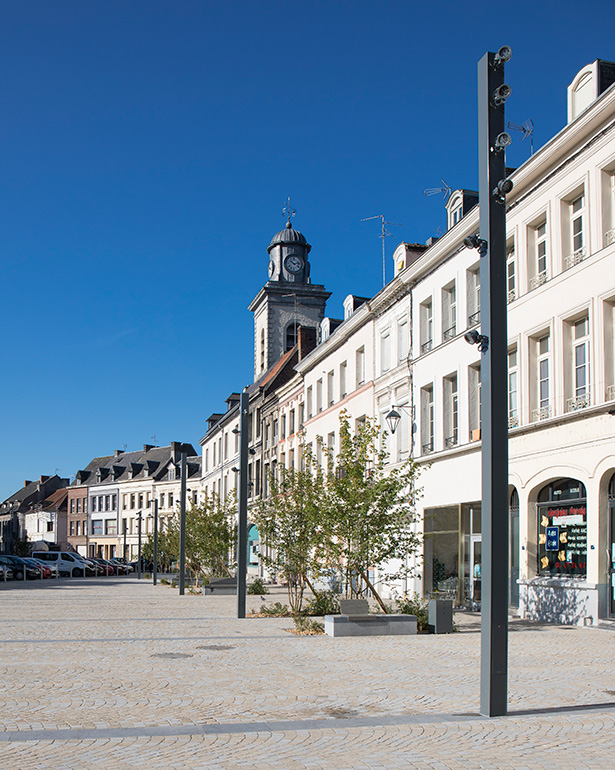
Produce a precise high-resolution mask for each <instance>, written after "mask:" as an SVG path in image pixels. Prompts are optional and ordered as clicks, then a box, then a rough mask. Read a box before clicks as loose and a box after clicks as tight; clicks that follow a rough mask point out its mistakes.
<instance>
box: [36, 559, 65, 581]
mask: <svg viewBox="0 0 615 770" xmlns="http://www.w3.org/2000/svg"><path fill="white" fill-rule="evenodd" d="M30 558H31V559H33V561H35V562H37V563H38V564H42V565H43V567H45V568H46V569H48V570H49V571H50V572H51V577H52V578H57V577H59V576H60V573H59V572H58V565H57V564H56V563H55V562H52V561H48V562H44V561H41V560H40V559H35V558H34V557H33V556H31V557H30Z"/></svg>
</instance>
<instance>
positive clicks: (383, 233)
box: [361, 214, 402, 288]
mask: <svg viewBox="0 0 615 770" xmlns="http://www.w3.org/2000/svg"><path fill="white" fill-rule="evenodd" d="M370 219H379V220H380V222H381V226H382V229H381V231H380V235H378V236H377V237H378V238H382V286H383V288H384V286H386V256H385V249H384V242H385V239H386V237H387V236H391V237H392V236H393V233H390V232H389V231H388V230H387V225H395V227H401V226H402V225H401V224H400V223H399V222H387V221H386V219H385V217H384V214H376V216H375V217H365V219H362V220H361V222H369V220H370Z"/></svg>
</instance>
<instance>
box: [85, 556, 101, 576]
mask: <svg viewBox="0 0 615 770" xmlns="http://www.w3.org/2000/svg"><path fill="white" fill-rule="evenodd" d="M79 558H80V559H81V561H82V562H83V564H84V565H85V574H86V575H87V577H97V576H98V575H104V574H105V571H104V570H103V568H102V567H101V566H100V564H98V562H97V561H96V560H95V559H93V558H91V557H90V556H88V557H87V558H86V557H85V556H80V557H79Z"/></svg>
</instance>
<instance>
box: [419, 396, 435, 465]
mask: <svg viewBox="0 0 615 770" xmlns="http://www.w3.org/2000/svg"><path fill="white" fill-rule="evenodd" d="M433 451H434V404H433V385H427V386H426V387H423V388H421V454H429V453H430V452H433Z"/></svg>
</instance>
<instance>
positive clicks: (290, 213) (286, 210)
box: [282, 195, 297, 225]
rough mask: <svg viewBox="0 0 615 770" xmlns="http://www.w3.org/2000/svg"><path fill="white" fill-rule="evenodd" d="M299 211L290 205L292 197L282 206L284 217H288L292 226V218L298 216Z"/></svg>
mask: <svg viewBox="0 0 615 770" xmlns="http://www.w3.org/2000/svg"><path fill="white" fill-rule="evenodd" d="M296 214H297V210H296V209H294V208H293V207H292V206H291V205H290V195H289V196H288V198H287V199H286V203H285V204H284V205H283V206H282V216H285V217H288V224H289V225H290V218H291V217H294V216H296Z"/></svg>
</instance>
